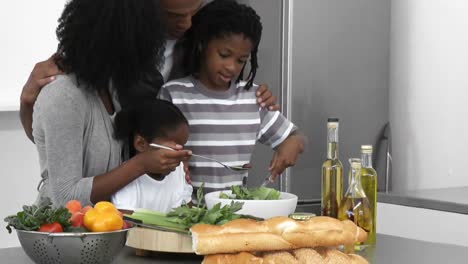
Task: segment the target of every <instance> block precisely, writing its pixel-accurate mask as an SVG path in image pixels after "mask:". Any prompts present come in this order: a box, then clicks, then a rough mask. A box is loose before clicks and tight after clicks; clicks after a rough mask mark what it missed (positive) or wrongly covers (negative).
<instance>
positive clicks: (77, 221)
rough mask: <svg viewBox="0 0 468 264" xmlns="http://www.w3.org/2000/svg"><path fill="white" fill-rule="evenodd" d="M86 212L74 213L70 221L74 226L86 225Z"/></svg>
mask: <svg viewBox="0 0 468 264" xmlns="http://www.w3.org/2000/svg"><path fill="white" fill-rule="evenodd" d="M83 218H84V214H83V213H82V212H76V213H74V214H72V216H71V218H70V223H71V225H72V226H74V227H84V225H83Z"/></svg>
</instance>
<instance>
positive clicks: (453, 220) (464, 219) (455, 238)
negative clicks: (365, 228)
mask: <svg viewBox="0 0 468 264" xmlns="http://www.w3.org/2000/svg"><path fill="white" fill-rule="evenodd" d="M467 223H468V215H466V214H460V213H451V212H444V211H438V210H431V209H423V208H417V207H410V206H403V205H395V204H389V203H378V205H377V233H380V234H386V235H392V236H399V237H404V238H410V239H417V240H423V241H429V242H437V243H445V244H453V245H461V246H468V228H467V226H466V225H467Z"/></svg>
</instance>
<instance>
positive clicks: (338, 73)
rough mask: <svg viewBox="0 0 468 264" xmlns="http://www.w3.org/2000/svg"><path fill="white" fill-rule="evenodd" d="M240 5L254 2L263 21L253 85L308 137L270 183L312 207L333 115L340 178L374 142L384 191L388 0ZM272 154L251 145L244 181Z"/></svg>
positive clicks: (275, 0) (252, 179)
mask: <svg viewBox="0 0 468 264" xmlns="http://www.w3.org/2000/svg"><path fill="white" fill-rule="evenodd" d="M240 2H244V3H247V4H250V5H251V6H252V7H254V8H255V9H256V10H257V12H258V13H259V15H260V16H261V17H262V21H263V25H264V32H263V36H262V42H261V46H260V50H259V64H260V69H259V72H258V75H257V76H258V77H257V79H256V82H257V83H266V84H268V85H269V88H270V89H271V90H272V91H273V93H274V94H275V95H277V96H279V98H280V100H279V101H280V103H281V105H282V112H283V114H285V115H286V116H288V117H289V118H290V119H291V120H292V121H293V122H294V123H295V124H296V125H297V126H299V128H300V129H301V131H302V132H303V133H304V135H306V136H307V137H308V144H307V149H306V152H305V153H304V154H303V155H302V156H301V157H300V160H299V162H298V163H297V164H296V166H295V167H294V168H291V169H290V170H288V171H287V172H286V173H285V174H284V175H283V177H282V178H281V181H280V183H277V185H276V187H278V188H280V189H282V190H285V191H290V192H293V193H295V194H297V195H298V196H299V198H300V200H301V202H299V204H300V205H303V206H311V207H313V208H314V210H313V211H316V209H317V208H318V207H317V205H318V206H320V192H321V190H320V180H321V179H320V169H321V165H322V162H323V161H324V159H325V155H326V120H327V118H328V117H338V118H339V119H340V153H339V155H340V159H341V160H342V161H343V164H346V165H345V175H347V170H348V165H347V164H348V162H346V161H347V159H348V158H350V157H359V155H360V154H359V151H360V146H361V145H362V144H372V145H374V148H375V150H376V151H375V157H374V167H376V170H377V172H378V175H379V178H378V182H379V190H380V191H382V190H386V189H387V187H388V186H389V185H390V182H391V179H386V175H388V173H387V172H389V168H388V160H389V159H387V150H389V145H388V144H387V143H388V142H389V138H390V135H389V124H388V121H389V114H388V87H389V67H390V61H389V53H390V50H389V46H390V43H391V42H390V9H391V6H390V1H386V0H360V1H341V0H294V1H291V0H250V1H240ZM272 153H273V152H272V150H271V149H269V148H267V147H265V146H261V145H259V146H257V147H256V149H255V153H254V157H253V161H252V163H253V164H254V168H253V169H252V170H251V172H250V173H249V175H250V176H249V180H248V185H250V186H258V185H259V184H260V183H261V182H262V181H263V178H264V177H263V175H265V170H266V169H267V168H268V166H269V162H270V159H271V157H272ZM345 182H347V180H345ZM308 210H309V211H310V208H309V209H308Z"/></svg>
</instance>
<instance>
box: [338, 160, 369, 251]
mask: <svg viewBox="0 0 468 264" xmlns="http://www.w3.org/2000/svg"><path fill="white" fill-rule="evenodd" d="M349 163H350V170H349V176H350V178H351V179H350V182H351V184H350V185H349V187H348V190H347V191H346V193H345V194H344V196H343V200H342V201H341V205H340V209H339V212H338V219H340V220H346V219H348V220H351V221H353V222H354V223H355V224H356V225H357V226H359V227H361V228H362V229H364V230H365V231H366V232H367V233H369V232H370V230H372V224H373V223H372V215H371V211H370V204H369V199H368V198H367V197H366V194H365V192H364V190H363V189H362V185H361V177H360V172H361V159H356V158H353V159H349ZM363 248H364V246H363V245H362V243H361V244H356V245H355V246H354V249H357V250H361V249H363ZM345 251H347V252H351V250H349V248H347V247H346V246H345Z"/></svg>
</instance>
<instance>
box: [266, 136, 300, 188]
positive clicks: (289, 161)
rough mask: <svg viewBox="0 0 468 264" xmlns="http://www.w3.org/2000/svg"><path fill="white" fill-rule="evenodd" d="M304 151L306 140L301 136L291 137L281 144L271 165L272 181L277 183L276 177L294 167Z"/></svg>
mask: <svg viewBox="0 0 468 264" xmlns="http://www.w3.org/2000/svg"><path fill="white" fill-rule="evenodd" d="M303 150H304V138H303V137H302V136H301V135H295V134H294V135H291V136H289V137H288V138H287V139H286V140H285V141H284V142H283V143H281V144H280V145H279V147H278V148H277V150H276V151H275V154H274V155H273V159H272V160H271V163H270V168H269V170H270V173H271V177H272V178H271V180H272V181H275V179H276V177H278V175H280V174H281V173H283V171H284V170H285V169H286V168H288V167H291V166H294V165H295V164H296V161H297V158H298V156H299V154H300V153H302V151H303Z"/></svg>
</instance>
